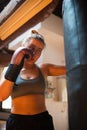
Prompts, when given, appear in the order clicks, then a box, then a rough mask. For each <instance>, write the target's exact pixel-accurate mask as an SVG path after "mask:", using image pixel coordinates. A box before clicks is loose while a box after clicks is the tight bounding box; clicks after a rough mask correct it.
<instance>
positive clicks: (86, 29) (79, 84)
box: [62, 0, 87, 130]
mask: <svg viewBox="0 0 87 130" xmlns="http://www.w3.org/2000/svg"><path fill="white" fill-rule="evenodd" d="M62 15H63V28H64V46H65V59H66V69H67V73H66V80H67V93H68V95H67V96H68V119H69V130H87V1H86V0H64V1H63V5H62Z"/></svg>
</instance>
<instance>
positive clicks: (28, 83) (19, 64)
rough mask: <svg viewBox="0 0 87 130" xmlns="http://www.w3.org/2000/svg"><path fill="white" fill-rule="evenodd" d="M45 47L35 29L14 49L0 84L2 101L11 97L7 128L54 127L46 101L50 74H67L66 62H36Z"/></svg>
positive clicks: (33, 129)
mask: <svg viewBox="0 0 87 130" xmlns="http://www.w3.org/2000/svg"><path fill="white" fill-rule="evenodd" d="M44 47H45V42H44V38H43V36H42V35H40V34H39V33H37V32H36V31H32V34H31V36H30V37H29V38H28V39H27V40H26V41H25V42H24V43H23V47H20V48H19V49H17V50H16V51H15V53H14V54H13V56H12V59H11V62H10V65H9V66H8V69H7V71H6V74H5V78H4V80H3V82H1V85H0V101H3V100H5V99H6V98H7V97H8V96H9V95H11V97H12V108H11V115H10V116H9V118H8V120H7V124H6V130H22V129H23V130H54V126H53V120H52V116H51V115H50V114H49V112H48V111H47V108H46V105H45V87H46V82H45V81H46V78H47V76H59V75H65V74H66V69H65V67H63V66H57V65H53V64H49V63H47V64H42V65H40V66H37V65H36V64H35V63H36V61H37V60H38V58H39V57H40V55H41V53H42V50H43V49H44Z"/></svg>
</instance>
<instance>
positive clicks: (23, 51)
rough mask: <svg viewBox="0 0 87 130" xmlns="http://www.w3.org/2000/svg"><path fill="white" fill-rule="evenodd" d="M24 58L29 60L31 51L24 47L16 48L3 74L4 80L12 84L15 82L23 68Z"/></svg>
mask: <svg viewBox="0 0 87 130" xmlns="http://www.w3.org/2000/svg"><path fill="white" fill-rule="evenodd" d="M25 58H30V59H31V58H32V51H31V50H30V49H29V48H25V47H20V48H18V49H17V50H16V51H15V52H14V54H13V56H12V58H11V62H10V64H9V66H8V69H7V71H6V73H5V79H7V80H10V81H12V82H15V81H16V78H17V76H18V74H19V72H20V70H21V69H22V67H23V64H24V59H25Z"/></svg>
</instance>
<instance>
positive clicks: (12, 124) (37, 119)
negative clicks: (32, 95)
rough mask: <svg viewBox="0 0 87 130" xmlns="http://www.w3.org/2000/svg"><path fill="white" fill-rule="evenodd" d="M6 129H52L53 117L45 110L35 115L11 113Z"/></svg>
mask: <svg viewBox="0 0 87 130" xmlns="http://www.w3.org/2000/svg"><path fill="white" fill-rule="evenodd" d="M6 130H54V126H53V119H52V116H51V115H50V114H49V113H48V112H47V111H45V112H42V113H40V114H36V115H18V114H11V115H10V116H9V118H8V120H7V123H6Z"/></svg>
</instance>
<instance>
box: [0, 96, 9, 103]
mask: <svg viewBox="0 0 87 130" xmlns="http://www.w3.org/2000/svg"><path fill="white" fill-rule="evenodd" d="M7 98H8V97H5V96H1V95H0V102H2V101H4V100H6V99H7Z"/></svg>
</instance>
